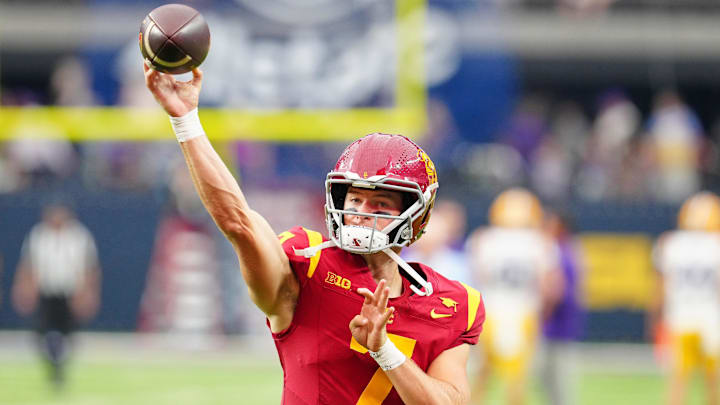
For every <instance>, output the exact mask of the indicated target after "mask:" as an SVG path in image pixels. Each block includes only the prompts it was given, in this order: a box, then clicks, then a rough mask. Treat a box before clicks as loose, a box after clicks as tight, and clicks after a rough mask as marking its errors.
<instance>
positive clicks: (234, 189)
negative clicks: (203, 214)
mask: <svg viewBox="0 0 720 405" xmlns="http://www.w3.org/2000/svg"><path fill="white" fill-rule="evenodd" d="M144 69H145V84H146V85H147V87H148V89H149V90H150V92H151V93H152V94H153V96H155V100H157V102H158V103H159V104H160V105H161V106H162V107H163V108H164V109H165V111H166V112H167V113H168V114H169V115H170V116H171V117H185V118H184V119H183V120H185V119H186V118H187V117H190V116H191V115H192V114H196V113H197V112H196V109H197V106H198V99H199V94H200V88H201V86H202V72H201V71H200V70H199V69H195V70H193V78H192V80H190V81H188V82H178V81H176V80H175V78H174V77H173V76H172V75H169V74H163V73H160V72H158V71H155V70H153V69H151V68H149V67H148V66H147V65H145V66H144ZM183 125H185V126H187V128H186V129H187V134H185V135H183V134H182V133H180V132H185V131H184V129H183ZM174 126H175V130H176V133H177V135H178V139H179V140H181V142H180V147H181V149H182V152H183V155H184V156H185V161H186V163H187V166H188V169H189V170H190V175H191V176H192V179H193V183H194V184H195V189H196V190H197V193H198V194H199V196H200V198H201V199H202V202H203V204H204V205H205V208H206V209H207V211H208V212H209V213H210V215H211V216H212V218H213V220H214V221H215V223H216V224H217V226H218V227H219V228H220V230H221V231H222V232H223V233H224V234H225V236H226V237H227V238H228V239H229V240H230V242H231V243H232V245H233V247H234V248H235V251H236V252H237V255H238V257H239V259H240V268H241V271H242V274H243V278H244V279H245V282H246V283H247V285H248V289H249V291H250V296H251V298H252V300H253V302H255V304H256V305H257V306H258V307H259V308H260V309H261V310H262V311H263V312H264V313H265V314H266V315H267V317H268V319H269V320H270V326H271V328H272V330H273V331H280V330H282V329H285V328H286V327H287V326H289V325H290V321H291V320H292V315H293V311H294V307H295V302H296V300H297V295H298V290H299V284H298V281H297V279H296V278H295V275H294V274H293V272H292V270H291V269H290V263H289V261H288V258H287V256H286V255H285V253H284V251H283V249H282V246H281V245H280V243H279V241H278V239H277V236H276V234H275V232H274V231H273V230H272V228H271V227H270V225H269V224H268V222H267V221H266V220H265V219H264V218H263V217H262V216H261V215H260V214H258V213H257V212H256V211H254V210H252V209H251V208H250V207H249V206H248V203H247V201H246V200H245V196H244V195H243V193H242V191H241V190H240V186H239V185H238V183H237V181H236V180H235V178H234V177H233V176H232V174H231V173H230V171H229V170H228V168H227V167H226V166H225V164H224V163H223V161H222V160H221V159H220V157H219V156H218V154H217V152H215V149H213V147H212V145H211V144H210V141H209V140H208V139H207V137H206V136H196V135H198V134H202V127H201V126H200V125H199V121H190V120H187V122H181V123H177V122H176V124H175V125H174ZM178 128H179V129H178ZM202 135H204V134H202Z"/></svg>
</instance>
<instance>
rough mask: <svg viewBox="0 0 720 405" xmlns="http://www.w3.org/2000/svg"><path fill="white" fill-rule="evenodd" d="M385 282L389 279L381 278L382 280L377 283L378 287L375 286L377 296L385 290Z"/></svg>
mask: <svg viewBox="0 0 720 405" xmlns="http://www.w3.org/2000/svg"><path fill="white" fill-rule="evenodd" d="M385 284H387V281H385V279H384V278H383V279H381V280H380V282H379V283H378V285H377V288H375V296H376V297H378V296H380V294H379V293H380V292H381V291H382V290H383V288H384V287H385Z"/></svg>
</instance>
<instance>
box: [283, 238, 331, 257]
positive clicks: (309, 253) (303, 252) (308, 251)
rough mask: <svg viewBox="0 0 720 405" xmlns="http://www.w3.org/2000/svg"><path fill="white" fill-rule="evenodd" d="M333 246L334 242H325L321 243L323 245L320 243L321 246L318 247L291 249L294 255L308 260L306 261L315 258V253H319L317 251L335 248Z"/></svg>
mask: <svg viewBox="0 0 720 405" xmlns="http://www.w3.org/2000/svg"><path fill="white" fill-rule="evenodd" d="M335 246H337V245H336V244H335V242H333V241H332V240H327V241H325V242H323V243H321V244H319V245H315V246H308V247H306V248H305V249H295V248H293V251H295V254H296V255H298V256H302V257H305V258H308V259H309V258H311V257H313V256H315V255H316V254H317V252H319V251H321V250H323V249H326V248H329V247H335Z"/></svg>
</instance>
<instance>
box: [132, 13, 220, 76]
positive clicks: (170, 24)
mask: <svg viewBox="0 0 720 405" xmlns="http://www.w3.org/2000/svg"><path fill="white" fill-rule="evenodd" d="M138 38H139V42H140V52H142V55H143V58H145V59H147V60H148V61H150V65H151V66H152V67H153V68H154V69H155V70H159V71H161V72H164V73H172V74H181V73H185V72H189V71H190V70H192V69H193V68H195V67H197V66H200V64H201V63H202V62H203V61H204V60H205V57H206V56H207V54H208V51H209V50H210V29H209V28H208V25H207V22H205V18H203V16H202V14H200V13H199V12H198V11H197V10H195V9H194V8H192V7H189V6H186V5H183V4H166V5H164V6H160V7H158V8H156V9H154V10H152V11H151V12H150V13H148V15H147V16H145V18H144V19H143V21H142V23H141V24H140V35H139V36H138Z"/></svg>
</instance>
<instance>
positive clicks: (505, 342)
mask: <svg viewBox="0 0 720 405" xmlns="http://www.w3.org/2000/svg"><path fill="white" fill-rule="evenodd" d="M542 218H543V210H542V206H541V204H540V202H539V201H538V199H537V198H536V197H535V196H534V195H533V194H532V193H530V192H529V191H527V190H524V189H520V188H513V189H509V190H506V191H504V192H503V193H501V194H500V195H499V196H498V197H497V198H496V199H495V201H494V202H493V204H492V206H491V207H490V213H489V220H490V226H489V227H487V228H481V229H478V230H476V231H475V232H474V233H473V235H472V236H471V238H470V240H469V241H468V250H469V254H470V260H471V263H472V270H473V274H474V277H475V278H476V280H477V285H478V286H480V290H481V291H482V293H483V297H484V299H485V305H486V308H487V319H486V324H485V325H486V326H485V331H484V333H483V336H482V337H481V342H482V350H481V352H482V359H481V363H482V366H481V373H480V376H479V379H478V382H477V386H476V392H475V393H474V394H475V396H474V397H473V401H474V403H483V402H482V399H483V398H482V397H483V395H484V392H485V386H486V382H487V378H488V377H489V375H490V373H491V372H496V373H497V374H498V376H499V377H500V380H501V381H502V383H503V385H504V388H505V390H504V391H505V400H506V403H508V404H513V405H515V404H522V403H524V402H525V395H526V385H527V375H528V371H529V368H530V365H531V360H532V357H533V354H534V349H535V346H536V343H537V340H538V329H539V326H540V323H541V320H542V319H543V318H544V316H545V315H544V314H548V313H549V312H550V310H551V309H552V307H553V306H554V303H555V302H557V300H558V298H559V296H560V294H561V293H562V274H561V273H560V271H559V260H558V249H557V246H556V244H555V242H554V241H553V240H552V239H551V238H550V237H548V236H547V235H546V234H545V233H544V232H543V231H542V230H541V223H542Z"/></svg>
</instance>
